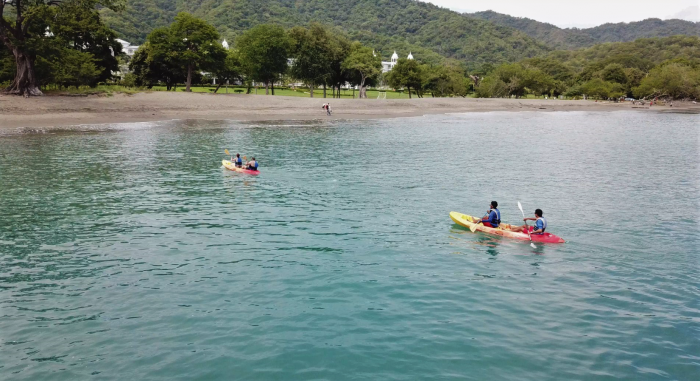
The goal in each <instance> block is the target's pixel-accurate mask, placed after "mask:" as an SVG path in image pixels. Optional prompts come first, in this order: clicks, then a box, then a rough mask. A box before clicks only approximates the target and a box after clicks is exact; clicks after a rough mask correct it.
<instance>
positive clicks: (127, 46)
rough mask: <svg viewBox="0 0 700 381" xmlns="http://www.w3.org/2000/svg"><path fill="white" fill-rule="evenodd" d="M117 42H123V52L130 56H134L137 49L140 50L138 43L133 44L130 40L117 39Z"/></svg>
mask: <svg viewBox="0 0 700 381" xmlns="http://www.w3.org/2000/svg"><path fill="white" fill-rule="evenodd" d="M117 42H119V43H120V44H122V52H124V54H126V55H127V56H129V57H132V56H133V55H134V53H136V51H137V50H139V47H138V46H137V45H131V43H130V42H128V41H124V40H120V39H117Z"/></svg>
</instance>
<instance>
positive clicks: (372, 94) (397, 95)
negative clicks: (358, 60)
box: [152, 86, 415, 99]
mask: <svg viewBox="0 0 700 381" xmlns="http://www.w3.org/2000/svg"><path fill="white" fill-rule="evenodd" d="M214 89H216V86H201V87H199V86H198V87H192V92H195V93H207V92H212V93H213V92H214ZM152 90H153V91H166V88H165V86H155V87H153V89H152ZM177 91H185V88H184V87H178V88H177ZM227 91H228V93H229V94H233V93H239V94H245V92H246V88H245V87H234V86H229V88H228V90H227V89H226V88H225V87H222V88H220V89H219V92H218V94H226V92H227ZM251 94H258V95H264V94H265V88H258V89H257V90H256V89H255V88H253V89H251ZM275 95H276V96H283V97H310V95H311V94H309V89H296V90H292V89H290V88H286V87H285V88H275ZM358 95H359V92H358V91H355V92H354V97H355V98H357V97H358ZM378 95H379V91H377V90H367V97H369V98H370V99H376V98H377V96H378ZM326 96H327V97H328V98H330V97H331V96H332V92H331V91H330V90H328V91H326ZM314 97H316V98H322V97H323V90H322V89H316V90H314ZM340 97H341V98H343V99H352V98H353V91H352V90H342V91H341V92H340ZM414 97H415V94H414ZM386 98H387V99H408V93H404V92H399V91H387V92H386Z"/></svg>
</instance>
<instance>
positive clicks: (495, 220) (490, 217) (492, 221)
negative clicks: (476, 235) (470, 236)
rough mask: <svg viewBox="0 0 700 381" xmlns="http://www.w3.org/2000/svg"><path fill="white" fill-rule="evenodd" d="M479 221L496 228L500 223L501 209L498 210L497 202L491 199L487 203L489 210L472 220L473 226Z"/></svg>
mask: <svg viewBox="0 0 700 381" xmlns="http://www.w3.org/2000/svg"><path fill="white" fill-rule="evenodd" d="M479 223H482V224H484V226H488V227H490V228H498V225H500V224H501V211H500V210H498V202H496V201H491V204H490V205H489V210H487V211H486V215H485V216H483V217H481V218H479V219H477V220H476V221H474V226H476V225H478V224H479Z"/></svg>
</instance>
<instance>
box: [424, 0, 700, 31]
mask: <svg viewBox="0 0 700 381" xmlns="http://www.w3.org/2000/svg"><path fill="white" fill-rule="evenodd" d="M424 1H426V0H424ZM428 1H429V2H431V3H433V4H435V5H439V6H441V7H445V8H451V9H454V10H456V11H459V12H479V11H486V10H489V9H490V10H492V11H495V12H498V13H505V14H508V15H511V16H517V17H527V18H531V19H534V20H537V21H544V22H548V23H550V24H554V25H557V26H560V27H570V26H578V27H590V26H596V25H600V24H604V23H608V22H612V23H616V22H630V21H640V20H644V19H648V18H651V17H656V18H660V19H668V18H683V19H687V20H692V21H698V11H699V10H700V7H699V6H698V0H580V1H571V0H488V1H484V0H481V1H474V0H428Z"/></svg>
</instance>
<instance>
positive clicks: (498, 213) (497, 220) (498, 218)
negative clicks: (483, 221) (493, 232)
mask: <svg viewBox="0 0 700 381" xmlns="http://www.w3.org/2000/svg"><path fill="white" fill-rule="evenodd" d="M491 212H496V218H495V219H491ZM488 215H489V220H488V223H490V224H491V226H492V227H494V228H497V227H498V225H500V224H501V211H500V210H498V209H491V210H489V211H488Z"/></svg>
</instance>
